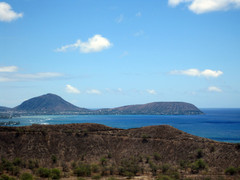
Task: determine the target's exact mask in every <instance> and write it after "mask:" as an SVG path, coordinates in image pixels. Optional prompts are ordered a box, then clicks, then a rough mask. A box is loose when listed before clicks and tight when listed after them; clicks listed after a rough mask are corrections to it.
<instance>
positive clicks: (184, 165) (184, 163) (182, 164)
mask: <svg viewBox="0 0 240 180" xmlns="http://www.w3.org/2000/svg"><path fill="white" fill-rule="evenodd" d="M180 167H181V168H182V169H185V168H187V167H188V162H187V161H185V160H181V161H180Z"/></svg>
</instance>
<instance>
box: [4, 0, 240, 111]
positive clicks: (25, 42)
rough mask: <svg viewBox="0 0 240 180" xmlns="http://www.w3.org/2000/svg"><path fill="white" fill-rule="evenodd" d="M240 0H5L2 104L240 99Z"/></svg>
mask: <svg viewBox="0 0 240 180" xmlns="http://www.w3.org/2000/svg"><path fill="white" fill-rule="evenodd" d="M239 20H240V0H188V1H186V0H148V1H146V0H131V1H119V0H115V1H113V0H51V1H49V0H42V1H37V0H8V1H1V2H0V106H8V107H14V106H17V105H18V104H20V103H21V102H22V101H24V100H26V99H29V98H31V97H34V96H39V95H42V94H46V93H54V94H57V95H60V96H61V97H63V98H64V99H66V100H67V101H69V102H71V103H73V104H75V105H77V106H80V107H87V108H99V107H117V106H122V105H127V104H139V103H148V102H156V101H184V102H190V103H193V104H195V105H196V106H198V107H236V108H239V107H240V83H239V82H240V81H239V79H240V73H239V67H240V34H239V33H240V23H239Z"/></svg>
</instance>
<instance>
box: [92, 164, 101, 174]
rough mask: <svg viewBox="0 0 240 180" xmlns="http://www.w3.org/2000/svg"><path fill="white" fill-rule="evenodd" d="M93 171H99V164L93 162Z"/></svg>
mask: <svg viewBox="0 0 240 180" xmlns="http://www.w3.org/2000/svg"><path fill="white" fill-rule="evenodd" d="M92 172H94V173H98V172H99V166H98V165H97V164H92Z"/></svg>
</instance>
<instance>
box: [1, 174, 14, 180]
mask: <svg viewBox="0 0 240 180" xmlns="http://www.w3.org/2000/svg"><path fill="white" fill-rule="evenodd" d="M0 180H16V179H15V178H14V177H10V176H7V175H5V174H3V175H1V176H0Z"/></svg>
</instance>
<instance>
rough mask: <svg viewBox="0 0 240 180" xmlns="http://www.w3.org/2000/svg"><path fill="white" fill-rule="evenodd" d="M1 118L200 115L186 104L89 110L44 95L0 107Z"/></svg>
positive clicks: (154, 104)
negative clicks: (69, 115) (14, 116)
mask: <svg viewBox="0 0 240 180" xmlns="http://www.w3.org/2000/svg"><path fill="white" fill-rule="evenodd" d="M0 113H2V117H3V116H4V117H9V118H10V117H11V116H10V114H15V115H17V114H18V115H46V114H48V115H49V114H54V115H56V114H65V115H66V114H71V115H73V114H79V115H84V114H85V115H135V114H136V115H200V114H203V112H202V111H200V110H199V109H198V108H197V107H196V106H194V105H193V104H190V103H186V102H153V103H148V104H140V105H127V106H122V107H117V108H104V109H98V110H91V109H86V108H80V107H77V106H75V105H73V104H71V103H69V102H67V101H65V100H64V99H62V98H61V97H60V96H57V95H55V94H45V95H42V96H38V97H34V98H31V99H29V100H26V101H24V102H23V103H21V104H20V105H18V106H16V107H14V108H7V107H1V108H0Z"/></svg>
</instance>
